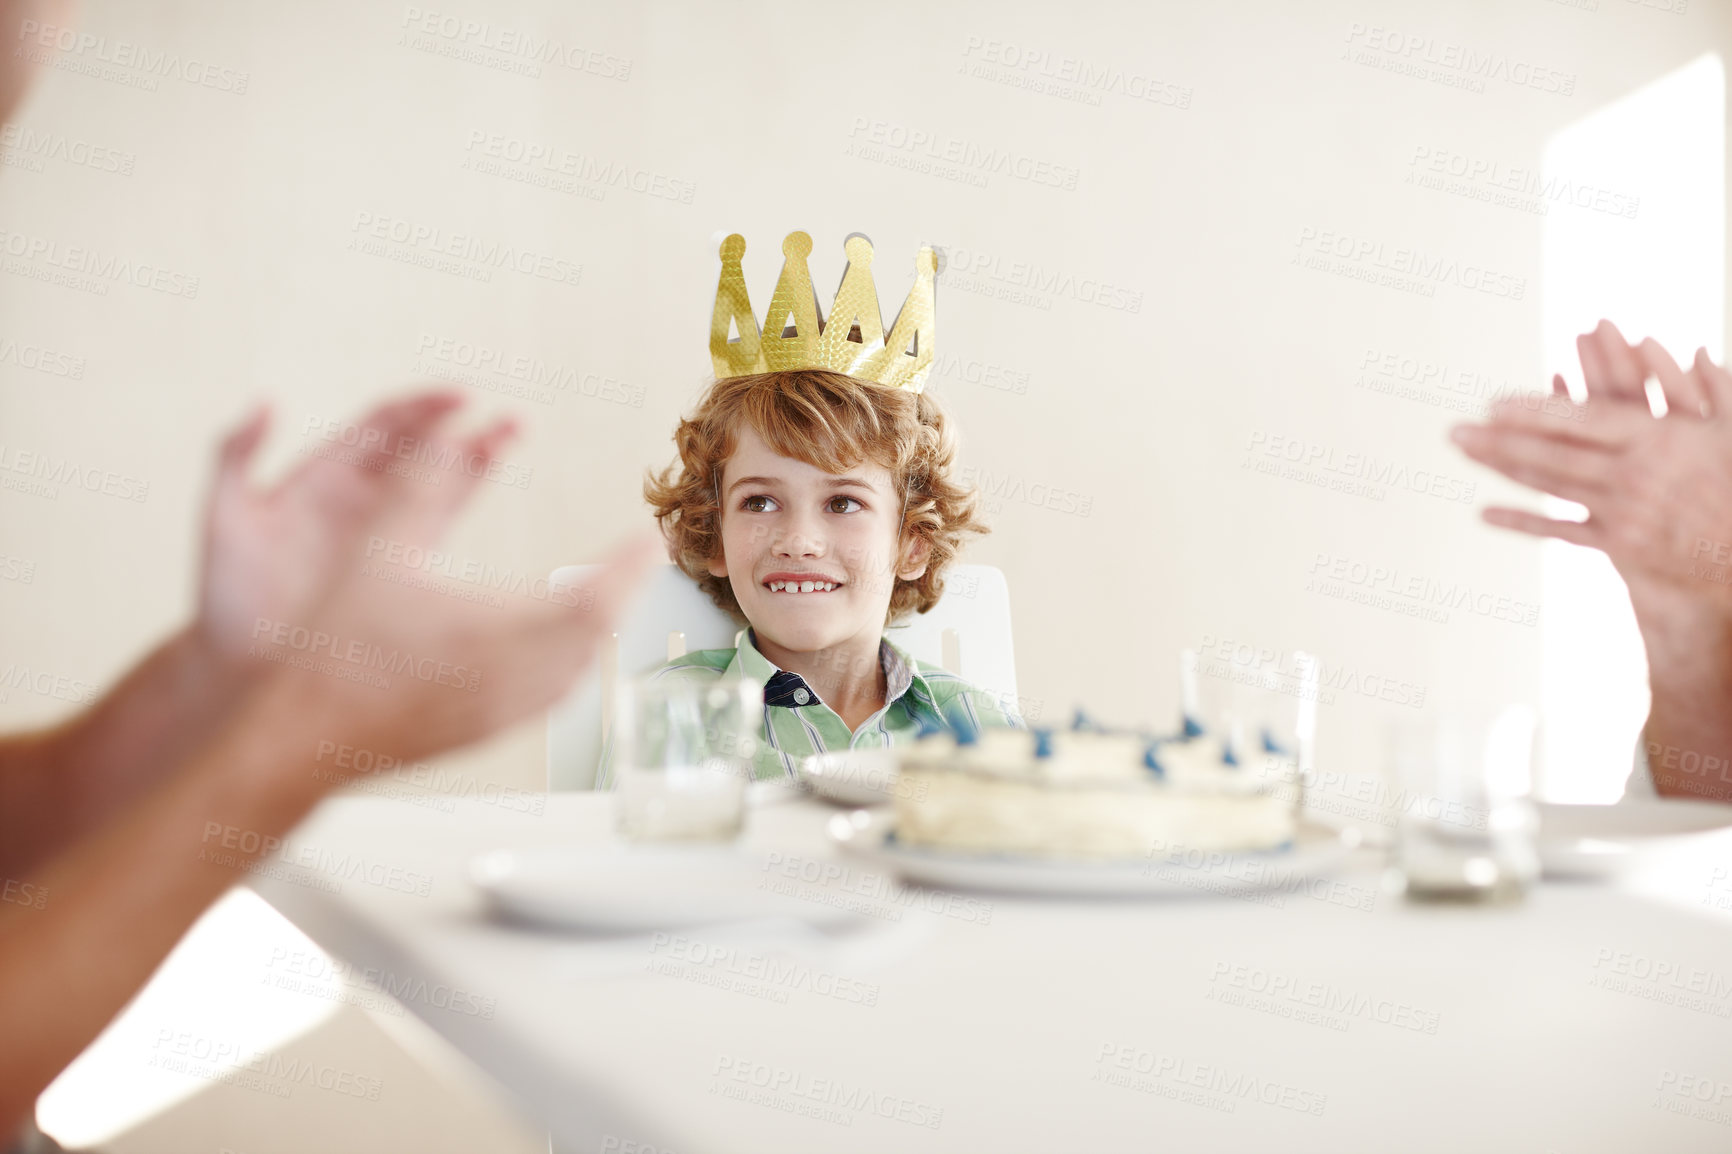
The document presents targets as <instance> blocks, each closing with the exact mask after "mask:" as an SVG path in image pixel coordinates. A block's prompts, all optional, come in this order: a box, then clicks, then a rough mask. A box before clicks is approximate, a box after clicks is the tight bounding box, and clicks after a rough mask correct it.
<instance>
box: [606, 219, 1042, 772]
mask: <svg viewBox="0 0 1732 1154" xmlns="http://www.w3.org/2000/svg"><path fill="white" fill-rule="evenodd" d="M802 241H803V242H804V244H803V246H802V244H801V242H802ZM809 249H810V241H809V240H805V234H803V233H796V234H794V235H793V236H792V237H790V238H789V242H788V244H786V245H784V252H785V253H787V255H788V258H789V259H788V263H787V265H785V266H784V269H783V274H782V283H781V285H779V286H778V289H777V292H776V297H775V300H774V301H773V302H772V304H771V310H770V315H771V318H772V324H771V327H770V330H769V331H770V332H771V333H776V332H781V333H782V334H783V335H782V336H780V337H775V336H765V337H762V338H759V337H758V334H757V331H756V330H757V325H756V323H755V320H752V319H751V314H750V312H749V305H748V304H747V303H746V301H745V297H744V281H743V280H737V283H736V284H730V274H733V276H734V277H735V278H737V277H738V272H739V265H738V260H739V256H740V254H741V253H742V252H743V251H744V242H743V241H739V240H738V238H736V237H730V238H729V240H728V242H727V243H726V244H724V246H723V250H722V255H723V261H724V267H723V273H722V285H721V288H720V290H719V291H718V301H717V317H718V323H717V325H716V329H717V330H718V331H719V333H720V334H721V336H720V340H719V341H718V340H717V339H715V338H713V339H712V353H713V354H714V355H715V358H716V366H717V377H718V379H717V381H716V382H715V384H714V385H712V386H711V388H710V389H709V391H708V392H707V393H706V394H705V395H704V397H703V399H702V400H701V401H700V402H699V405H698V407H697V411H696V412H695V413H694V414H693V415H692V416H691V417H689V418H687V419H686V420H684V421H682V422H680V426H679V428H678V429H677V430H676V431H675V434H674V442H675V444H676V445H677V447H678V450H679V460H678V461H677V462H675V463H674V464H672V465H670V466H669V467H668V468H667V469H666V470H664V471H663V472H662V474H661V475H660V476H659V477H657V476H653V475H652V476H651V477H650V478H649V479H648V480H647V481H646V483H645V485H644V496H645V498H646V499H647V500H648V501H649V502H650V504H651V505H652V506H653V507H654V508H655V513H656V519H657V521H658V522H660V524H661V526H662V530H663V533H664V534H665V535H666V537H667V539H668V543H669V547H670V552H671V553H672V554H673V556H674V558H675V560H676V561H677V562H678V564H679V565H680V567H681V568H682V569H683V570H684V571H685V572H686V573H687V574H689V575H691V576H692V577H693V578H695V579H696V580H697V581H698V584H699V586H700V587H701V588H702V589H704V591H705V592H707V593H709V595H710V596H711V598H713V599H714V600H715V602H716V604H717V605H719V606H720V607H721V608H723V609H725V610H727V611H728V612H730V613H731V614H733V615H735V616H736V617H743V618H744V619H745V621H746V622H747V623H748V625H747V628H745V629H742V630H741V631H740V633H739V635H738V636H737V637H736V639H735V648H733V649H710V650H703V651H700V652H697V653H690V654H687V655H686V656H684V657H681V658H678V659H676V660H674V661H670V662H669V663H668V664H667V665H665V666H663V667H662V668H661V669H660V670H658V671H657V672H656V674H655V676H657V677H678V678H682V679H690V680H693V681H697V682H704V681H711V680H715V679H717V678H720V677H723V676H738V677H743V678H747V679H750V680H752V681H755V682H757V683H758V684H760V685H762V686H763V687H764V718H763V727H762V730H761V732H760V734H759V736H760V738H761V739H762V740H761V743H760V747H759V751H758V754H757V757H756V762H755V765H754V767H753V769H754V776H755V777H758V778H779V777H784V776H792V775H793V774H794V773H795V770H796V768H797V766H798V765H799V763H800V760H801V759H802V758H804V757H807V756H810V755H812V754H814V753H822V752H825V751H834V750H843V749H877V748H882V747H884V746H888V745H891V744H893V743H897V742H903V741H911V740H913V739H915V738H917V737H919V736H920V735H921V734H923V733H926V732H930V731H933V730H940V729H950V730H955V731H958V732H973V731H974V730H977V729H979V728H981V727H982V726H988V725H1013V726H1020V725H1021V721H1020V719H1019V718H1017V717H1016V716H1015V714H1014V713H1013V712H1010V711H1007V710H1006V709H1005V708H1004V707H1003V705H1002V704H1001V703H1000V702H999V700H998V699H997V698H996V697H995V696H994V695H992V694H990V693H987V692H986V691H984V690H982V689H979V688H977V687H975V686H973V685H970V684H969V683H968V682H966V681H964V680H963V679H962V678H960V677H958V676H956V675H955V674H953V673H949V672H946V671H945V670H943V669H941V668H939V667H937V666H934V665H930V664H927V663H924V662H918V661H916V660H915V659H913V658H912V657H910V656H909V655H908V654H907V653H905V652H904V651H902V650H901V649H899V648H898V647H896V646H895V645H892V644H891V643H890V642H888V641H886V640H885V639H884V628H885V626H886V625H887V624H889V623H890V622H892V621H894V620H896V619H897V618H899V617H901V616H903V615H905V614H906V613H908V612H910V611H914V612H925V611H926V610H928V609H930V608H931V607H932V606H933V605H935V604H937V603H938V599H939V596H940V595H941V593H942V592H943V574H944V570H945V569H946V568H947V567H948V566H949V565H950V563H951V562H952V561H953V560H954V559H955V557H956V554H957V551H958V548H959V546H960V545H961V543H962V540H963V539H964V537H965V536H966V535H968V534H971V533H985V532H987V528H986V526H985V524H984V523H982V522H981V521H980V520H979V519H978V518H977V516H976V505H977V495H976V493H975V492H974V490H973V489H972V488H970V487H966V486H963V485H960V484H958V483H957V481H956V480H955V479H954V477H953V476H952V473H953V470H954V465H955V456H956V445H955V438H954V436H953V435H952V433H951V431H950V430H949V429H948V428H947V427H946V424H945V419H944V415H943V413H942V411H941V410H940V409H939V407H938V405H937V403H936V402H934V401H933V400H932V398H930V397H927V396H925V395H924V394H923V393H921V392H920V391H919V386H920V385H921V384H923V383H924V378H925V371H924V370H925V368H926V367H927V365H928V364H929V362H930V357H931V319H930V317H931V312H930V310H931V279H930V278H931V275H932V272H933V262H932V260H931V254H930V251H929V250H928V251H926V252H923V254H922V258H923V259H922V262H921V264H920V266H919V267H920V269H921V272H922V273H923V274H924V275H923V280H922V281H921V282H917V284H916V290H915V293H914V294H911V296H910V301H909V305H908V306H905V307H904V309H903V315H902V316H900V317H898V320H897V324H896V326H895V327H894V328H893V329H892V331H891V334H890V339H889V340H886V339H885V337H884V335H883V330H882V327H881V325H880V323H879V321H878V317H877V308H878V306H877V299H876V293H875V291H873V290H871V284H870V279H869V272H868V271H867V270H868V268H869V266H870V252H871V250H870V247H869V246H867V245H866V244H865V241H864V238H859V237H856V238H852V239H851V240H850V241H849V246H848V252H849V257H850V263H849V271H848V275H847V276H845V277H844V278H843V285H842V289H841V291H839V292H838V294H837V303H836V307H835V309H834V310H833V311H832V317H831V326H832V328H834V326H836V325H837V323H838V321H840V322H841V323H844V324H848V323H849V319H848V318H850V317H852V318H853V319H852V323H851V324H850V327H849V329H847V330H839V332H832V331H831V329H825V330H823V331H824V336H823V337H817V330H818V329H819V325H818V324H817V322H816V310H815V306H814V307H813V308H812V309H811V311H810V312H808V313H805V314H804V315H802V310H801V308H800V304H801V302H802V301H811V299H812V298H811V289H810V282H809V281H806V280H805V279H804V273H805V255H806V252H807V251H809ZM730 257H731V262H730ZM796 260H797V261H798V268H797V269H796V268H794V266H795V262H796ZM791 269H793V273H792V274H791V273H790V270H791ZM923 288H924V292H925V295H924V297H922V296H921V292H922V289H923ZM734 292H737V293H738V296H737V297H733V296H731V295H730V294H731V293H734ZM866 293H870V294H871V297H870V308H869V310H868V309H867V308H866V306H865V303H864V294H866ZM789 302H791V303H789ZM784 308H786V309H788V310H791V314H792V319H794V320H795V322H796V324H795V327H794V328H792V329H783V328H782V327H781V326H778V325H775V324H774V318H777V317H781V316H789V315H790V312H789V311H779V310H782V309H784ZM911 308H912V313H911ZM724 309H727V310H729V314H730V315H728V316H723V310H724ZM742 313H744V316H745V319H746V320H747V321H749V322H750V323H742V322H741V315H740V314H742ZM729 320H732V321H733V322H734V324H735V326H736V327H737V328H738V329H739V331H740V332H741V333H742V334H743V335H742V339H741V340H740V341H732V342H729V341H727V340H726V334H727V331H728V322H729ZM905 320H906V321H907V322H908V323H907V324H906V325H905V323H904V322H905ZM916 326H919V328H920V334H919V335H920V337H921V338H922V339H920V340H919V341H918V342H915V341H914V340H913V338H912V333H911V332H910V331H909V330H912V329H914V328H915V327H916ZM801 327H803V328H804V329H805V331H806V333H807V335H808V336H809V337H817V339H816V340H811V341H808V342H807V343H806V345H805V347H804V348H803V349H790V348H787V347H785V346H786V345H787V344H791V343H793V342H795V341H798V340H800V339H801V338H800V337H799V335H798V332H797V330H798V329H799V328H801ZM840 335H845V336H846V338H847V340H848V342H849V343H850V344H851V345H852V346H853V347H851V348H844V349H842V350H840V352H837V351H836V350H835V349H834V348H832V349H830V350H828V351H824V350H821V349H819V348H818V347H817V346H818V345H820V344H821V343H823V342H824V341H826V340H828V341H830V342H831V343H832V345H833V344H834V343H835V341H836V338H837V337H838V336H840ZM759 341H762V344H763V346H765V347H763V348H762V349H754V348H753V347H752V346H753V345H756V344H757V343H758V342H759ZM916 343H918V345H919V346H920V350H921V352H920V355H919V356H918V358H916V357H915V356H912V355H906V354H903V353H902V352H901V350H902V349H905V348H908V347H910V346H912V345H914V344H916ZM742 344H744V345H746V348H744V349H741V348H740V347H739V346H740V345H742ZM777 344H782V345H784V347H782V348H779V349H778V348H775V347H774V346H775V345H777ZM766 360H768V361H769V362H770V363H774V364H781V365H789V364H793V365H795V366H796V367H783V368H777V369H771V370H769V371H758V372H746V373H743V374H739V375H730V374H731V373H733V372H734V370H736V369H738V368H740V367H748V368H761V367H762V366H763V365H764V364H765V361H766ZM838 364H840V365H846V366H847V367H849V368H852V369H854V370H855V372H857V373H860V374H862V375H861V376H855V375H851V374H850V373H846V372H839V371H835V370H834V369H833V368H831V367H828V366H831V365H838ZM880 381H891V382H895V383H889V384H886V383H879V382H880ZM608 760H609V759H608V758H607V756H606V755H605V754H604V758H603V764H602V767H601V772H600V773H599V774H598V777H597V786H598V788H603V789H605V788H609V787H610V786H611V785H612V780H611V779H612V774H611V766H610V765H609V764H608Z"/></svg>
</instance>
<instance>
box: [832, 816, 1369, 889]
mask: <svg viewBox="0 0 1732 1154" xmlns="http://www.w3.org/2000/svg"><path fill="white" fill-rule="evenodd" d="M894 828H895V818H894V815H892V814H890V813H887V812H883V811H877V812H869V811H866V810H858V811H856V812H854V813H851V814H837V815H836V816H835V817H833V818H831V819H830V824H829V833H830V837H831V838H832V840H834V841H835V842H836V843H837V844H838V845H839V846H841V848H842V849H843V851H844V852H846V853H849V854H852V855H854V856H856V857H859V858H862V859H864V860H866V861H869V862H872V863H873V864H875V865H878V866H881V867H883V868H884V869H886V870H889V871H891V872H892V873H895V874H897V875H898V876H900V877H901V878H902V879H903V880H904V881H908V882H914V883H916V884H919V885H929V886H944V887H948V888H952V889H969V890H996V891H999V892H1001V893H1017V894H1037V895H1050V896H1065V897H1196V896H1210V895H1214V896H1222V897H1235V896H1238V895H1241V894H1257V893H1267V892H1271V891H1276V892H1278V891H1281V890H1283V889H1291V888H1294V887H1297V886H1299V885H1301V884H1302V883H1304V882H1306V881H1309V880H1310V879H1312V878H1318V877H1324V876H1327V875H1328V874H1329V873H1331V872H1333V871H1334V870H1336V869H1338V868H1339V867H1340V866H1341V864H1342V862H1343V861H1344V860H1345V859H1346V857H1347V855H1348V854H1350V853H1352V852H1353V850H1354V849H1355V848H1356V847H1357V846H1358V845H1359V843H1360V839H1359V835H1358V833H1357V832H1356V831H1354V830H1351V829H1336V828H1333V827H1331V826H1326V825H1323V824H1320V823H1318V822H1315V821H1311V820H1309V819H1304V818H1302V819H1301V820H1300V823H1299V829H1298V836H1297V837H1296V838H1295V839H1294V843H1293V845H1292V846H1291V847H1290V848H1287V849H1284V850H1272V851H1269V852H1266V853H1247V852H1234V853H1228V852H1224V851H1223V852H1220V853H1204V852H1194V853H1189V854H1185V855H1181V856H1180V857H1178V858H1177V859H1176V860H1165V859H1157V858H1151V859H1149V860H1148V861H1140V860H1138V861H1081V860H1056V859H1049V858H1036V857H1024V856H1012V855H997V854H975V853H962V852H945V851H942V850H933V849H916V848H911V847H909V846H905V845H902V844H901V843H899V842H897V841H896V840H895V839H894V838H893V837H891V836H890V835H891V832H892V830H893V829H894Z"/></svg>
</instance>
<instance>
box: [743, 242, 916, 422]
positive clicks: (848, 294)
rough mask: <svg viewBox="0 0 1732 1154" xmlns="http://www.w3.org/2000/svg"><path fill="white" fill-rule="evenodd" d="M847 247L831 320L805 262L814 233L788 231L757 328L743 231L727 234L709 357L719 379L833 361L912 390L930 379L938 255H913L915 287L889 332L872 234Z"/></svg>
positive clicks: (854, 373)
mask: <svg viewBox="0 0 1732 1154" xmlns="http://www.w3.org/2000/svg"><path fill="white" fill-rule="evenodd" d="M843 248H844V249H845V250H846V251H847V253H848V268H847V270H846V271H844V272H843V274H842V287H841V288H839V289H837V290H836V303H835V304H834V305H832V306H831V308H830V321H829V323H828V324H826V323H825V322H824V318H823V316H822V314H820V313H819V312H818V294H817V293H816V292H815V291H813V289H812V274H811V272H810V271H809V270H808V269H807V267H806V257H807V256H809V255H810V254H811V252H812V238H811V237H809V236H807V235H806V234H805V233H803V232H791V233H789V234H788V238H787V239H786V240H784V241H783V242H782V257H783V260H782V278H781V279H780V280H778V281H777V282H776V292H775V295H774V296H772V297H771V298H770V311H769V314H768V315H767V316H765V318H764V329H763V331H762V333H760V331H759V329H758V320H757V317H756V315H755V314H753V312H752V302H751V299H750V298H749V297H748V296H747V295H746V276H745V273H744V272H743V271H742V270H741V268H740V258H741V257H742V256H744V255H745V253H746V238H745V237H743V236H741V235H740V234H739V233H734V234H733V235H732V236H730V237H728V239H726V240H724V241H723V242H722V276H721V279H720V280H719V281H718V282H717V283H716V309H715V312H714V313H713V314H712V316H711V318H710V359H711V360H712V361H714V362H715V366H716V378H717V379H718V380H720V379H721V378H723V377H739V376H745V375H746V374H748V373H766V372H774V371H777V370H781V369H829V370H831V371H832V372H837V373H846V374H848V375H849V376H851V377H856V378H858V379H860V380H862V381H873V382H875V383H877V384H880V385H888V386H889V387H891V388H893V389H907V390H908V391H909V392H912V393H918V392H919V391H920V390H921V389H923V388H925V387H926V374H927V373H928V372H930V371H931V369H932V343H933V317H932V311H933V310H932V306H933V279H934V277H935V276H936V275H937V272H938V260H937V257H936V256H935V255H934V254H933V252H932V249H930V248H927V247H922V248H921V250H920V252H919V253H918V254H917V255H916V256H915V258H914V288H913V289H911V290H910V291H909V293H908V299H907V300H906V301H904V302H903V303H902V311H901V312H899V313H897V314H896V323H895V324H893V325H892V326H891V327H890V335H889V337H886V336H885V335H884V319H883V317H882V316H881V315H880V314H879V312H878V289H877V288H876V287H875V286H874V285H873V283H872V242H871V241H869V240H867V239H866V238H865V237H863V236H861V235H860V234H859V233H855V234H854V235H852V236H850V237H849V238H848V239H847V241H846V242H844V244H843ZM730 322H732V325H733V328H734V329H735V330H736V331H737V332H738V333H739V338H738V339H737V340H729V339H728V331H729V323H730Z"/></svg>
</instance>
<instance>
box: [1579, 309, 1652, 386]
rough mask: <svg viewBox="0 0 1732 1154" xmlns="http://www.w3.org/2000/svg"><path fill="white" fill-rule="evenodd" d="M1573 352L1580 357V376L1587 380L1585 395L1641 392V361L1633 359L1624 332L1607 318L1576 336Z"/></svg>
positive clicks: (1634, 357)
mask: <svg viewBox="0 0 1732 1154" xmlns="http://www.w3.org/2000/svg"><path fill="white" fill-rule="evenodd" d="M1576 355H1577V356H1578V357H1580V358H1581V362H1582V378H1583V380H1584V381H1586V383H1587V387H1588V399H1589V400H1592V399H1593V398H1595V397H1597V396H1599V397H1625V398H1633V397H1638V396H1642V395H1644V394H1643V391H1642V380H1643V378H1644V376H1645V374H1644V373H1643V372H1642V367H1641V362H1640V361H1639V360H1637V359H1636V356H1635V353H1634V351H1633V350H1631V348H1630V346H1629V342H1627V341H1625V340H1624V334H1623V333H1620V332H1619V331H1618V326H1616V325H1614V324H1613V323H1612V322H1611V321H1607V320H1602V321H1601V322H1600V323H1599V325H1598V326H1596V327H1595V328H1594V331H1593V332H1589V333H1583V334H1582V335H1581V336H1579V337H1577V338H1576Z"/></svg>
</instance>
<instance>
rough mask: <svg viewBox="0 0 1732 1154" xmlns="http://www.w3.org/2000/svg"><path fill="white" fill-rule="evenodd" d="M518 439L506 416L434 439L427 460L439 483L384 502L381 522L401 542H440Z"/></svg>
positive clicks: (513, 423) (414, 486)
mask: <svg viewBox="0 0 1732 1154" xmlns="http://www.w3.org/2000/svg"><path fill="white" fill-rule="evenodd" d="M516 435H517V421H516V419H515V418H513V417H501V418H499V419H498V420H497V421H495V422H493V424H491V425H489V426H488V427H487V428H485V429H483V430H481V431H480V432H477V433H472V434H470V435H469V436H467V437H464V438H462V439H460V440H455V441H448V440H445V439H444V438H440V437H434V438H431V439H429V440H428V441H427V442H426V451H425V452H424V453H423V454H422V455H421V456H422V457H423V458H424V459H425V460H426V461H427V462H428V463H429V465H430V466H431V467H433V468H435V469H438V470H439V471H440V476H439V483H438V484H436V485H425V484H410V485H404V486H401V487H400V488H399V490H398V491H397V492H396V493H395V494H394V495H393V497H392V498H391V499H390V500H388V501H386V502H384V504H383V506H382V508H381V509H380V511H379V513H378V515H377V517H376V518H375V521H376V522H377V523H388V524H389V526H390V527H391V529H392V535H393V536H394V537H396V538H397V539H399V540H403V541H406V542H409V543H412V544H418V545H428V544H432V543H433V542H435V541H437V540H438V539H439V538H440V537H441V536H443V535H444V532H445V530H446V528H447V527H448V526H449V525H450V523H451V521H452V519H453V518H454V517H456V515H457V514H458V513H459V512H460V511H461V510H462V508H463V507H464V506H465V505H467V504H468V503H469V500H470V498H471V497H473V496H474V494H475V490H476V488H477V486H479V485H480V484H481V481H482V480H483V479H484V478H486V477H490V476H492V475H493V474H494V469H493V464H494V462H495V461H496V460H497V459H498V457H499V453H500V451H501V450H502V449H503V448H504V447H505V446H506V445H507V444H508V443H509V442H510V441H511V440H512V438H513V437H515V436H516Z"/></svg>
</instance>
